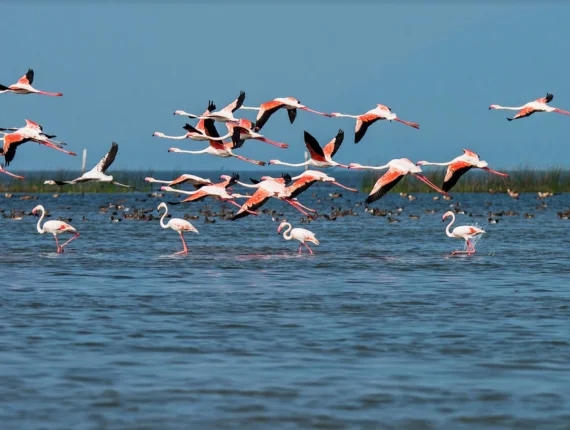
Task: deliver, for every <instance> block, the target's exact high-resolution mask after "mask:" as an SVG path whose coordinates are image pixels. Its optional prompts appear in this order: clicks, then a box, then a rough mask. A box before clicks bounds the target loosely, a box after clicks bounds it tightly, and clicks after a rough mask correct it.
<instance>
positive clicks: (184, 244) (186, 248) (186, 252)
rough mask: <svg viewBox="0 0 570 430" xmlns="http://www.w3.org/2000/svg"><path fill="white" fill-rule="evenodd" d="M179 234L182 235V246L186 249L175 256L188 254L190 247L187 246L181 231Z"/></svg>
mask: <svg viewBox="0 0 570 430" xmlns="http://www.w3.org/2000/svg"><path fill="white" fill-rule="evenodd" d="M178 234H179V235H180V239H182V246H184V249H183V250H182V251H180V252H177V253H176V254H174V255H180V254H188V247H187V246H186V241H185V240H184V235H183V234H182V232H181V231H179V232H178Z"/></svg>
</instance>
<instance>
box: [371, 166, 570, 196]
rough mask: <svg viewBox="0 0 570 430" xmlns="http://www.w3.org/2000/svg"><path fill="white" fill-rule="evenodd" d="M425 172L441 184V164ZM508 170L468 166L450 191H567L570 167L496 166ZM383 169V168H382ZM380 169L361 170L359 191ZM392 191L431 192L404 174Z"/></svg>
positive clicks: (418, 181) (444, 171) (442, 177)
mask: <svg viewBox="0 0 570 430" xmlns="http://www.w3.org/2000/svg"><path fill="white" fill-rule="evenodd" d="M423 170H424V173H425V175H426V176H427V177H428V178H429V180H430V181H432V182H433V183H434V184H435V185H437V186H438V187H441V185H442V184H443V179H444V178H445V173H446V169H445V168H439V169H438V168H428V167H425V168H424V169H423ZM499 171H501V172H504V173H508V175H509V176H508V177H506V178H503V177H501V176H497V175H493V174H491V173H487V172H485V171H481V170H478V169H472V170H470V171H469V172H467V173H466V174H464V175H463V176H462V177H461V179H459V182H457V184H456V185H455V187H453V188H452V190H451V191H450V192H456V193H483V192H485V193H486V192H489V190H494V191H497V192H506V191H507V188H509V189H511V190H513V191H517V192H521V193H526V192H539V191H540V192H552V193H564V192H570V170H569V169H561V168H551V169H547V170H535V169H530V168H526V167H525V168H518V169H513V170H499ZM384 172H385V171H384ZM382 173H383V172H376V171H369V172H366V173H365V174H364V177H363V179H362V184H361V191H363V192H367V193H368V192H370V190H371V189H372V187H373V186H374V183H375V182H376V180H377V179H378V178H379V177H380V176H382ZM392 191H395V192H400V193H413V192H434V193H435V190H433V189H431V188H430V187H428V186H427V185H426V184H424V183H423V182H421V181H420V180H418V179H416V178H413V177H411V176H410V175H406V177H405V178H404V179H402V180H401V181H400V183H399V184H398V185H396V186H395V187H394V189H393V190H392Z"/></svg>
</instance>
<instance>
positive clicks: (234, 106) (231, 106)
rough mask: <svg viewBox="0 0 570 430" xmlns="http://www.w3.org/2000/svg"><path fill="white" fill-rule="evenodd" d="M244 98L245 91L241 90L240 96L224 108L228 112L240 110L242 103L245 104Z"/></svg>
mask: <svg viewBox="0 0 570 430" xmlns="http://www.w3.org/2000/svg"><path fill="white" fill-rule="evenodd" d="M244 100H245V92H244V91H240V93H239V96H238V98H237V99H235V100H234V101H233V102H231V103H230V104H229V105H227V106H226V107H225V108H223V109H222V110H223V111H227V112H235V111H236V110H238V109H239V108H240V107H241V105H243V101H244Z"/></svg>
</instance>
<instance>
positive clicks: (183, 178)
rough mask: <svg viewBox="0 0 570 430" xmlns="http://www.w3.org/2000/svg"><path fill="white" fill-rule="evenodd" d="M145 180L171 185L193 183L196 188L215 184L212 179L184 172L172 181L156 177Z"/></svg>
mask: <svg viewBox="0 0 570 430" xmlns="http://www.w3.org/2000/svg"><path fill="white" fill-rule="evenodd" d="M144 180H145V182H150V183H151V184H152V183H156V184H166V185H168V186H169V187H172V186H173V185H182V184H186V183H188V184H192V185H194V187H195V188H200V187H201V186H203V185H213V183H212V181H210V180H209V179H204V178H201V177H199V176H195V175H189V174H184V175H180V176H179V177H178V178H176V179H173V180H172V181H162V180H158V179H154V178H150V177H147V178H144Z"/></svg>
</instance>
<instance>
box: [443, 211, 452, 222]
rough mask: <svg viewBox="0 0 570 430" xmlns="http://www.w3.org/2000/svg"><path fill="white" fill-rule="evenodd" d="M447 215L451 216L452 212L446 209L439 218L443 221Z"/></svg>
mask: <svg viewBox="0 0 570 430" xmlns="http://www.w3.org/2000/svg"><path fill="white" fill-rule="evenodd" d="M448 216H453V212H452V211H447V212H446V213H444V214H443V216H442V217H441V220H442V221H445V218H447V217H448Z"/></svg>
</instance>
